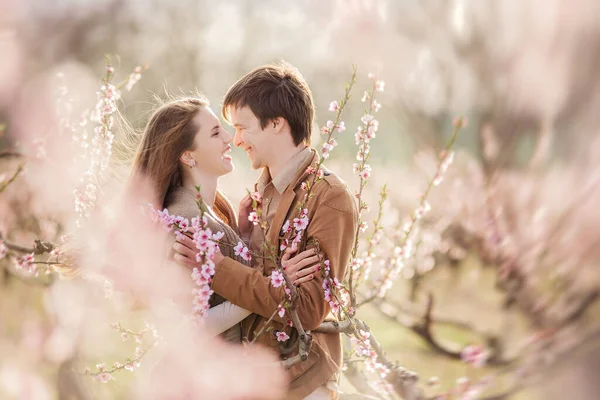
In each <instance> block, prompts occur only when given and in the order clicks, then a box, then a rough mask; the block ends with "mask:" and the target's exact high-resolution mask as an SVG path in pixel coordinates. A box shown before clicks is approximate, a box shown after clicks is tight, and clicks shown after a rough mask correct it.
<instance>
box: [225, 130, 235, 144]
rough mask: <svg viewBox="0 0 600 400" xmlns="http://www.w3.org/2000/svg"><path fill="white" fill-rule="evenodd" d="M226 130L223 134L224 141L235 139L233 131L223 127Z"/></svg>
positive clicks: (229, 141) (228, 141)
mask: <svg viewBox="0 0 600 400" xmlns="http://www.w3.org/2000/svg"><path fill="white" fill-rule="evenodd" d="M223 130H224V131H225V134H224V135H223V141H224V142H225V143H231V140H232V139H233V136H232V135H231V132H229V131H228V130H226V129H223Z"/></svg>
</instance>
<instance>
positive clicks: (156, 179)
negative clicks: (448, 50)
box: [130, 97, 209, 209]
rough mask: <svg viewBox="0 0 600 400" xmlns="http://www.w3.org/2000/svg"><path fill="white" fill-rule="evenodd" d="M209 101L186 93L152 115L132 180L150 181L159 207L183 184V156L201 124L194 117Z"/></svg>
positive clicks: (191, 146) (143, 135)
mask: <svg viewBox="0 0 600 400" xmlns="http://www.w3.org/2000/svg"><path fill="white" fill-rule="evenodd" d="M208 105H209V103H208V101H207V100H206V99H204V98H202V97H185V98H182V99H176V100H171V101H169V102H167V103H165V104H162V105H161V106H160V107H159V108H158V109H157V110H156V111H154V113H153V114H152V116H151V117H150V120H149V121H148V124H147V125H146V128H145V129H144V132H143V134H142V140H141V143H140V145H139V147H138V151H137V153H136V156H135V159H134V161H133V169H132V173H131V181H130V184H132V185H136V184H139V183H140V182H142V181H144V182H147V183H148V184H149V185H150V188H151V190H152V193H153V196H154V199H153V201H152V203H153V204H154V206H155V207H157V208H160V209H162V208H163V207H164V206H165V200H166V197H167V194H168V193H169V191H170V190H171V189H172V188H174V187H177V186H181V185H182V184H183V175H182V171H181V163H180V161H179V158H180V157H181V155H182V154H183V152H184V151H186V150H193V147H194V137H195V136H196V132H197V131H198V129H199V128H200V127H199V126H197V124H196V123H195V122H194V117H196V115H198V112H199V111H200V110H201V109H202V107H206V106H208Z"/></svg>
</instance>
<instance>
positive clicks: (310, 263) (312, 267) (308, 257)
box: [281, 249, 322, 286]
mask: <svg viewBox="0 0 600 400" xmlns="http://www.w3.org/2000/svg"><path fill="white" fill-rule="evenodd" d="M292 254H293V252H292V251H291V250H286V252H285V253H284V254H283V256H282V257H281V266H282V267H283V270H284V273H285V274H286V275H287V276H288V278H290V280H291V281H292V283H293V284H294V285H296V286H298V285H300V284H302V283H304V282H308V281H310V280H312V279H314V277H315V273H316V272H317V271H319V266H320V264H321V263H320V261H319V260H320V259H321V258H322V255H320V254H317V252H316V250H315V249H310V250H305V251H303V252H302V253H300V254H298V255H296V256H295V257H292Z"/></svg>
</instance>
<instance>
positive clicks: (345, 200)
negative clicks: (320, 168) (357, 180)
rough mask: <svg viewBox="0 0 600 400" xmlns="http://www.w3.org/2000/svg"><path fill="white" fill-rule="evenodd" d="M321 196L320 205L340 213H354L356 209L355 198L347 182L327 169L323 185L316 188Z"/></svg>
mask: <svg viewBox="0 0 600 400" xmlns="http://www.w3.org/2000/svg"><path fill="white" fill-rule="evenodd" d="M315 191H318V192H319V194H320V195H321V196H320V197H321V201H320V203H321V204H323V205H325V206H328V207H331V208H334V209H336V210H338V211H352V210H354V209H355V208H356V204H355V201H354V196H352V193H351V192H350V189H349V188H348V185H346V182H344V181H343V180H342V178H340V177H339V176H338V175H336V174H335V173H333V172H331V171H329V170H327V169H325V170H324V174H323V179H322V181H321V184H319V185H316V186H315Z"/></svg>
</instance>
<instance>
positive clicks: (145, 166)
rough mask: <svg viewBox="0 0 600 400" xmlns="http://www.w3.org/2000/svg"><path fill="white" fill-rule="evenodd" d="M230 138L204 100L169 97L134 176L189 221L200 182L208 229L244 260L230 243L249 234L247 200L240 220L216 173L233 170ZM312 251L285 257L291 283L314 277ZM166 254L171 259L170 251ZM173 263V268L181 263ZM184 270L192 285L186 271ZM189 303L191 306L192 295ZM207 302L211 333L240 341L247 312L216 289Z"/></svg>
mask: <svg viewBox="0 0 600 400" xmlns="http://www.w3.org/2000/svg"><path fill="white" fill-rule="evenodd" d="M232 139H233V137H232V135H231V134H230V133H229V132H228V131H226V130H225V129H223V127H222V126H221V123H220V121H219V119H218V118H217V117H216V116H215V114H214V113H213V111H212V110H211V109H210V107H209V103H208V101H207V100H206V99H204V98H201V97H187V98H182V99H177V100H172V101H169V102H167V103H166V104H163V105H162V106H160V107H159V108H158V109H157V110H156V111H155V112H154V114H153V115H152V116H151V117H150V121H149V122H148V124H147V126H146V128H145V130H144V134H143V138H142V142H141V145H140V147H139V150H138V153H137V155H136V158H135V161H134V165H133V175H132V177H133V178H134V179H136V180H137V179H138V178H144V179H146V180H149V181H150V184H151V186H152V190H153V193H154V195H155V198H154V201H153V204H154V206H155V207H156V208H158V209H160V210H162V209H163V208H167V209H168V211H169V213H170V214H171V215H177V216H181V217H184V218H187V219H190V220H191V218H193V217H195V216H198V213H199V210H198V206H197V204H196V194H197V191H196V187H197V186H199V187H200V195H201V198H202V201H203V203H204V205H205V206H206V209H207V213H206V216H207V218H208V224H209V227H210V229H211V230H212V231H213V232H219V231H221V232H223V233H224V237H223V238H222V242H225V243H227V244H231V245H221V246H220V250H221V252H222V253H223V255H225V256H228V257H231V258H234V259H236V260H237V261H239V262H242V263H246V262H245V261H244V260H243V259H242V258H241V257H239V256H236V255H235V252H234V250H233V247H234V246H235V244H237V243H238V242H239V241H240V240H243V239H244V238H248V237H249V236H250V230H251V229H252V224H248V215H249V213H250V211H251V209H250V204H251V203H250V202H249V201H248V199H247V198H245V199H244V200H242V202H241V204H240V215H239V217H238V218H239V219H238V218H236V216H235V212H234V211H233V208H232V206H231V204H230V203H229V201H228V200H227V199H226V198H225V196H224V195H223V194H222V193H221V192H219V191H218V190H217V187H218V180H219V177H221V176H223V175H226V174H228V173H230V172H232V171H233V163H232V160H231V156H230V152H231V145H230V143H231V141H232ZM238 222H239V224H238ZM238 226H242V227H243V230H245V232H240V230H239V228H238ZM311 256H314V253H313V252H312V250H309V251H305V252H303V253H300V254H299V255H298V256H296V257H294V258H293V259H291V260H289V261H287V263H286V271H287V273H288V274H289V275H290V276H294V277H297V279H296V281H295V282H294V283H296V284H300V283H302V282H304V281H307V280H310V279H312V274H313V273H314V272H315V271H316V268H317V267H316V266H314V265H313V266H311V267H309V268H302V266H301V264H300V262H301V261H302V260H305V259H306V258H308V257H311ZM169 258H170V259H171V260H172V258H173V252H172V250H170V254H169ZM175 265H176V264H173V268H182V267H178V266H175ZM300 270H301V271H300ZM184 272H185V273H186V274H187V275H188V279H187V281H188V282H189V283H190V284H191V278H189V271H187V270H186V271H184ZM187 304H190V308H191V300H190V301H189V302H188V303H187ZM210 305H211V308H210V309H209V310H208V312H207V313H206V314H205V318H204V322H205V325H206V328H207V329H208V330H209V332H212V333H213V334H223V337H224V339H225V340H227V341H231V342H240V341H241V332H240V325H239V322H240V321H241V320H243V319H244V318H245V317H247V316H248V315H249V314H250V312H249V311H248V310H245V309H243V308H241V307H238V306H235V305H233V304H231V303H230V302H228V301H226V300H225V299H224V298H222V297H220V296H218V295H216V294H214V295H213V296H212V298H211V301H210Z"/></svg>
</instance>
